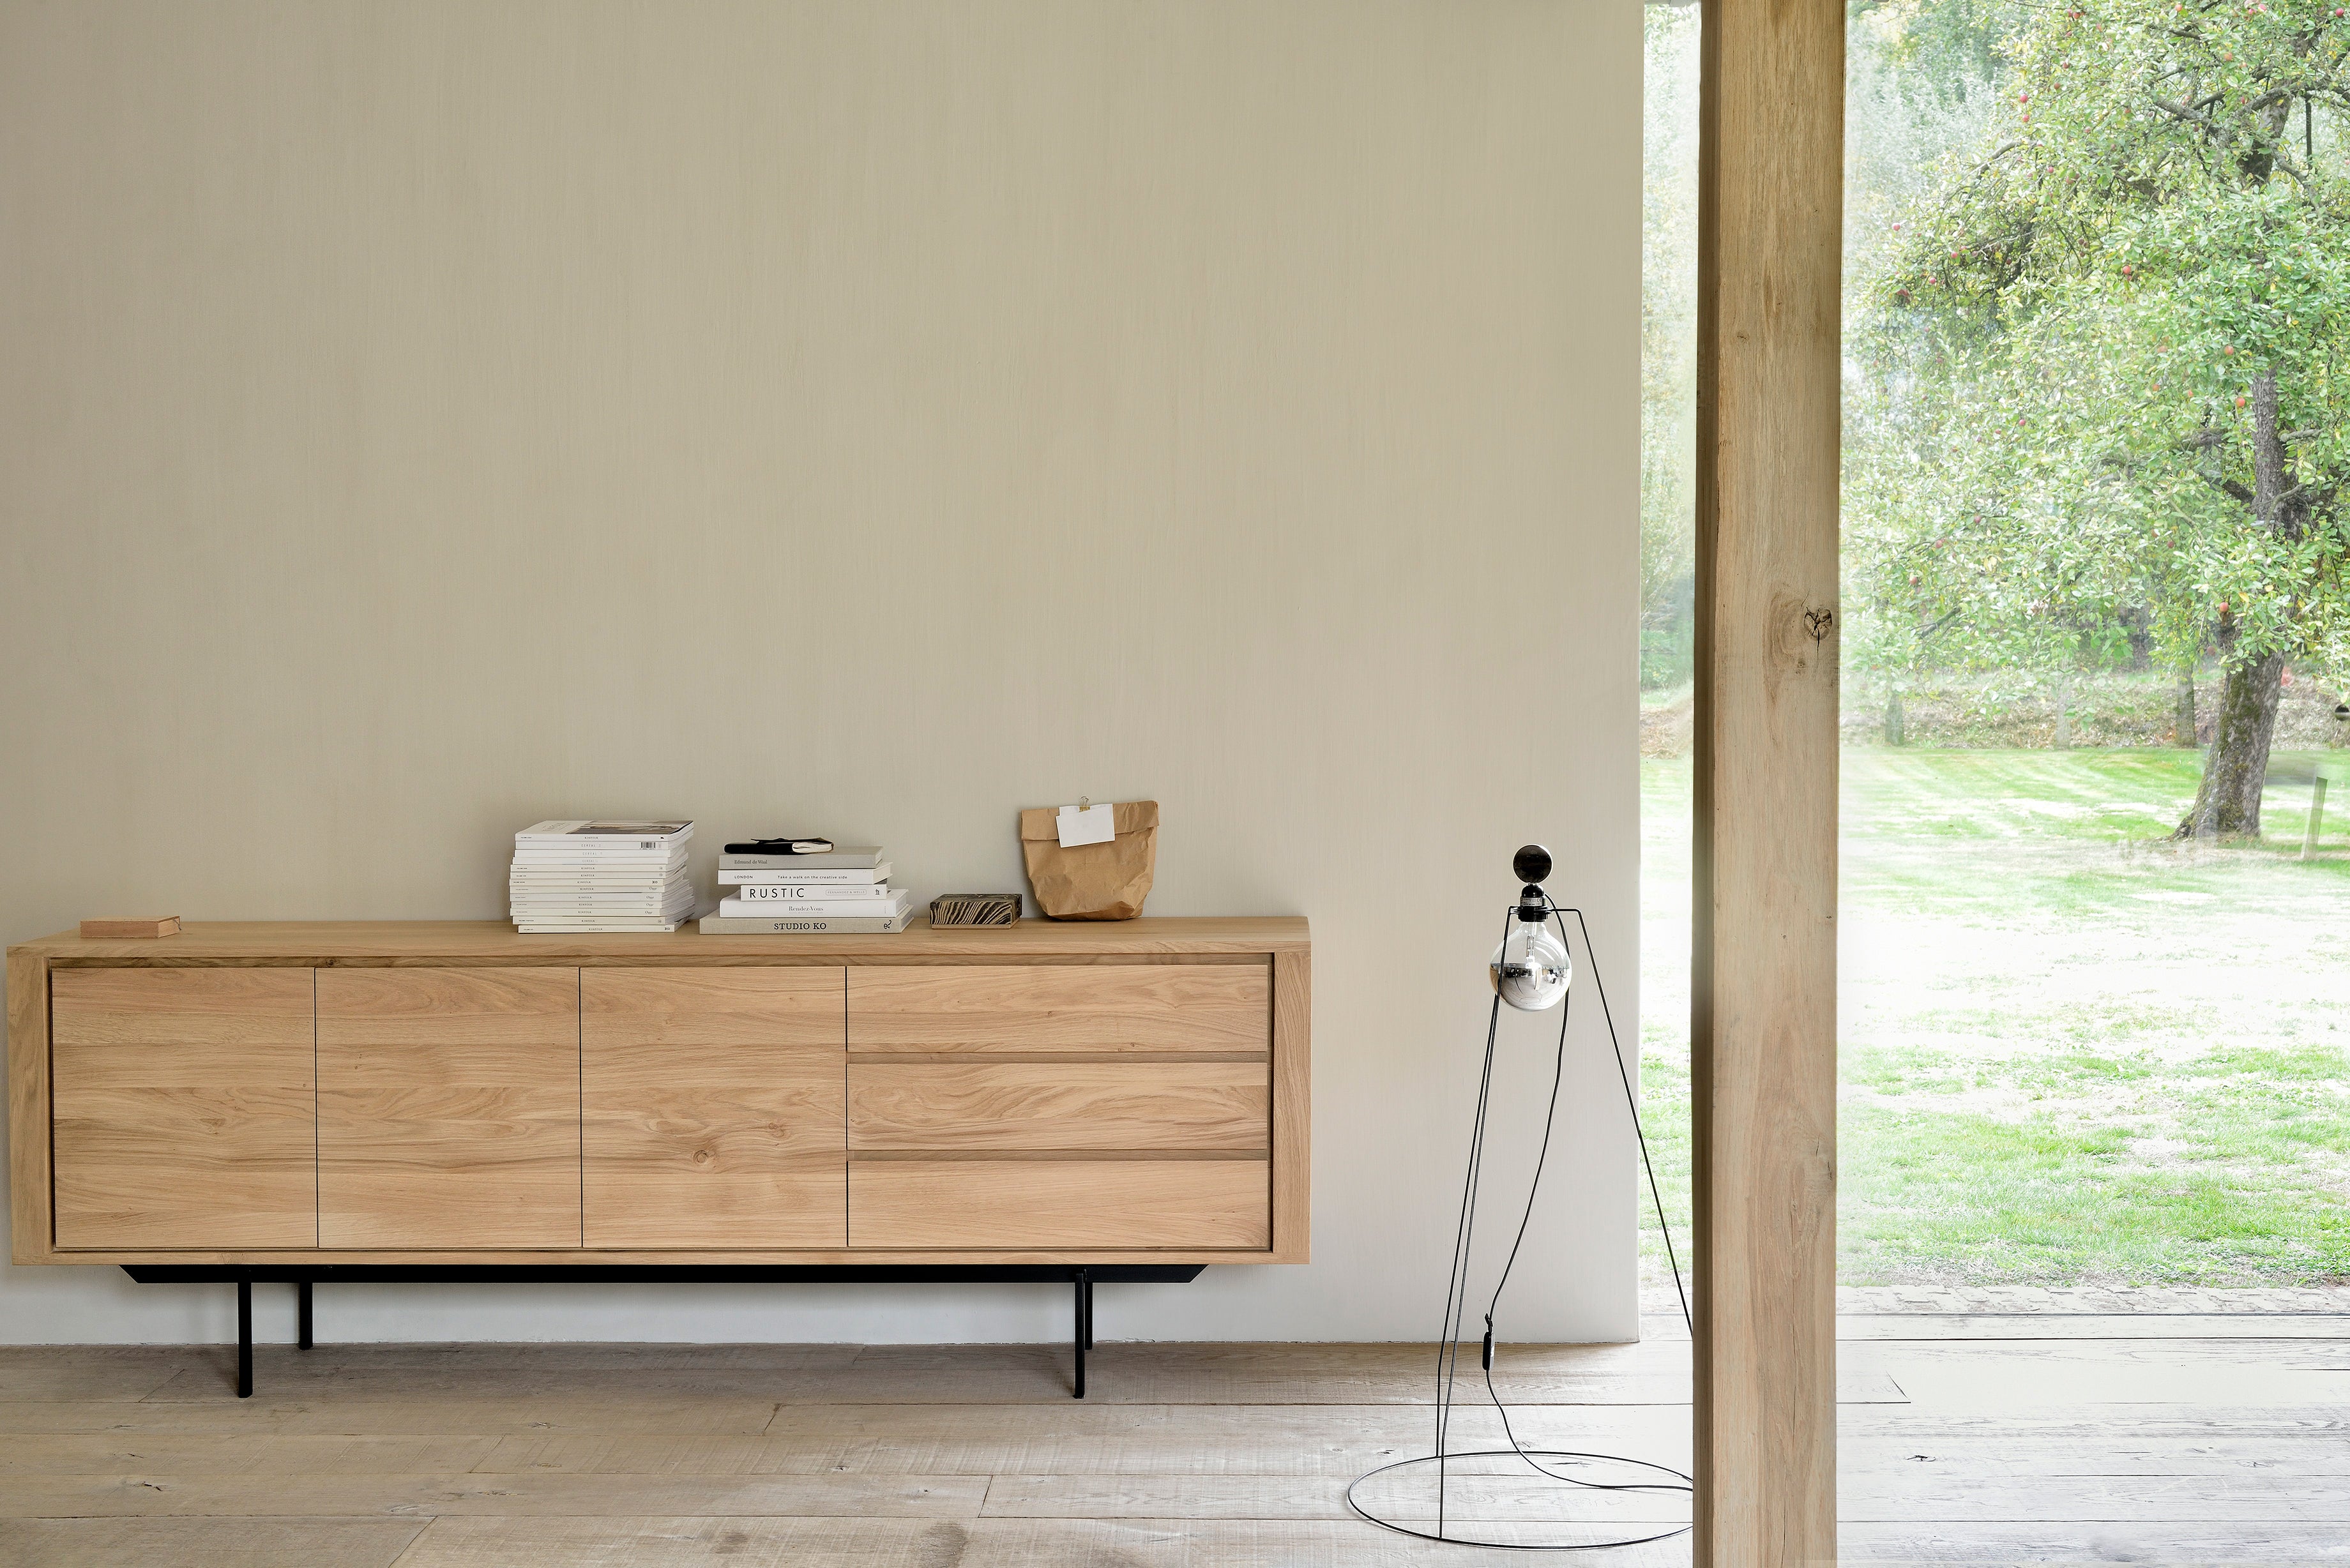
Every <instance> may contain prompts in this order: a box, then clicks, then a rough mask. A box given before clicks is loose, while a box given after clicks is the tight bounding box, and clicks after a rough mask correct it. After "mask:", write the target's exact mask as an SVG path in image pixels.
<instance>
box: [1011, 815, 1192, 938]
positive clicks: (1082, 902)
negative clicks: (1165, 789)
mask: <svg viewBox="0 0 2350 1568" xmlns="http://www.w3.org/2000/svg"><path fill="white" fill-rule="evenodd" d="M1060 809H1061V808H1060V807H1058V806H1055V805H1042V806H1038V807H1036V808H1035V809H1034V810H1031V811H1024V812H1022V813H1021V814H1020V853H1021V855H1022V856H1023V857H1025V858H1026V860H1027V862H1028V886H1029V887H1030V888H1034V889H1035V893H1036V907H1037V908H1038V909H1042V910H1044V911H1045V914H1046V915H1048V916H1050V917H1051V918H1052V919H1056V920H1130V919H1134V917H1135V916H1137V915H1139V914H1140V913H1142V900H1143V899H1145V898H1149V896H1150V871H1151V867H1152V865H1153V864H1154V863H1155V862H1156V861H1157V859H1158V856H1159V803H1158V802H1157V801H1155V800H1131V801H1121V802H1119V803H1118V805H1116V806H1114V807H1113V808H1112V811H1113V813H1114V815H1115V816H1116V818H1117V826H1118V836H1117V837H1115V838H1113V839H1111V840H1110V841H1109V842H1108V843H1107V844H1081V845H1079V846H1077V847H1076V848H1075V849H1064V848H1062V847H1061V829H1060V826H1059V822H1058V818H1059V816H1060Z"/></svg>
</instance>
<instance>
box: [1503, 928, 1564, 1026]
mask: <svg viewBox="0 0 2350 1568" xmlns="http://www.w3.org/2000/svg"><path fill="white" fill-rule="evenodd" d="M1490 967H1491V968H1492V975H1493V989H1494V990H1495V991H1496V992H1500V993H1501V997H1502V1000H1503V1002H1508V1003H1509V1004H1510V1005H1511V1006H1512V1007H1514V1008H1516V1009H1518V1010H1519V1011H1520V1012H1541V1011H1543V1009H1544V1008H1546V1007H1555V1006H1557V1005H1558V1004H1559V1002H1561V1001H1562V1000H1563V999H1564V998H1565V995H1566V988H1567V986H1568V985H1569V984H1570V983H1571V982H1572V981H1574V979H1575V965H1574V963H1573V962H1572V961H1570V960H1569V959H1568V958H1567V956H1566V944H1565V943H1564V942H1562V941H1560V940H1558V939H1557V938H1556V937H1555V936H1553V935H1552V934H1551V929H1550V927H1549V926H1548V925H1547V924H1538V923H1536V922H1534V921H1532V920H1513V921H1512V922H1511V924H1510V934H1509V935H1508V936H1506V937H1503V939H1502V945H1501V946H1500V947H1498V948H1495V949H1494V950H1493V961H1492V965H1491V966H1490Z"/></svg>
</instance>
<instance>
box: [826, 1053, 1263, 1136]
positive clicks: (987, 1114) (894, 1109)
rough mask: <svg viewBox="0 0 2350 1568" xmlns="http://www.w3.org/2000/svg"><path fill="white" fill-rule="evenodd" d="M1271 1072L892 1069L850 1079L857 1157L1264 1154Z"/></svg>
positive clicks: (1147, 1067) (1149, 1065) (874, 1067)
mask: <svg viewBox="0 0 2350 1568" xmlns="http://www.w3.org/2000/svg"><path fill="white" fill-rule="evenodd" d="M1271 1077H1272V1073H1271V1069H1270V1068H1269V1067H1268V1066H1267V1065H1266V1064H1264V1063H1263V1062H1154V1061H1148V1060H1145V1061H1102V1062H937V1061H921V1062H890V1061H873V1060H866V1061H860V1062H857V1063H853V1064H851V1065H850V1067H849V1069H848V1147H850V1148H851V1149H958V1150H960V1149H1135V1150H1161V1149H1232V1150H1247V1151H1250V1152H1253V1153H1257V1154H1263V1152H1264V1151H1265V1150H1266V1148H1267V1147H1269V1145H1270V1140H1271V1133H1270V1129H1269V1128H1268V1127H1267V1126H1266V1115H1267V1107H1268V1100H1269V1098H1270V1093H1271Z"/></svg>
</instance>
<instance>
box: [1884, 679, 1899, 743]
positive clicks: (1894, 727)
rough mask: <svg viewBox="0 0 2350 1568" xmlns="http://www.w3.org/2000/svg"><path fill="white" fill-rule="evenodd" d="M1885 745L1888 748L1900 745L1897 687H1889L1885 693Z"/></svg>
mask: <svg viewBox="0 0 2350 1568" xmlns="http://www.w3.org/2000/svg"><path fill="white" fill-rule="evenodd" d="M1885 743H1886V744H1887V745H1888V746H1898V745H1899V744H1900V743H1901V688H1900V687H1898V686H1894V687H1890V688H1888V689H1887V692H1886V697H1885Z"/></svg>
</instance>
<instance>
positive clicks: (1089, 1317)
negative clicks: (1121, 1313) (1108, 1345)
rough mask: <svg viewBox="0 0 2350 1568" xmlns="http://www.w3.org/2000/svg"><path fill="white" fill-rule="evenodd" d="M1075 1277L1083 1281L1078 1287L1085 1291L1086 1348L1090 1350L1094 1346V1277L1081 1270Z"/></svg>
mask: <svg viewBox="0 0 2350 1568" xmlns="http://www.w3.org/2000/svg"><path fill="white" fill-rule="evenodd" d="M1077 1277H1078V1278H1079V1279H1080V1280H1082V1281H1083V1282H1084V1283H1083V1284H1082V1285H1081V1286H1080V1287H1079V1288H1080V1289H1082V1290H1083V1291H1084V1292H1085V1293H1086V1348H1087V1350H1091V1349H1092V1348H1093V1347H1094V1277H1093V1275H1091V1274H1090V1273H1082V1272H1081V1273H1079V1274H1078V1276H1077Z"/></svg>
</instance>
